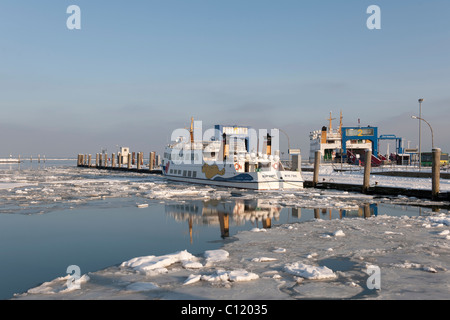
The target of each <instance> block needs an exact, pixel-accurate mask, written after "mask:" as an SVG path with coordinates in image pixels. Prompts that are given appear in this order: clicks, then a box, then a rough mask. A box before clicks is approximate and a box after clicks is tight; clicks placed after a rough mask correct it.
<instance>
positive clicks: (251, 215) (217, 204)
mask: <svg viewBox="0 0 450 320" xmlns="http://www.w3.org/2000/svg"><path fill="white" fill-rule="evenodd" d="M280 211H281V207H280V206H275V205H272V204H270V203H269V201H268V200H260V199H257V200H256V199H250V200H247V199H245V200H243V199H237V200H236V201H231V202H224V201H221V200H209V201H200V200H197V201H190V202H186V203H178V204H169V205H166V214H167V215H170V216H172V217H173V218H174V219H175V220H177V221H188V224H189V234H190V236H191V242H192V227H193V225H194V224H199V225H200V224H203V225H218V226H219V228H220V234H221V236H222V237H223V238H225V237H228V236H229V235H230V218H231V221H232V222H234V224H235V225H243V224H245V223H246V222H248V221H250V222H251V223H252V224H253V225H255V226H256V227H257V226H258V224H259V223H261V226H262V227H263V228H270V227H271V226H272V219H276V220H278V219H279V216H280Z"/></svg>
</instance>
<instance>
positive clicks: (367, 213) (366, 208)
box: [364, 203, 370, 218]
mask: <svg viewBox="0 0 450 320" xmlns="http://www.w3.org/2000/svg"><path fill="white" fill-rule="evenodd" d="M364 218H370V203H365V204H364Z"/></svg>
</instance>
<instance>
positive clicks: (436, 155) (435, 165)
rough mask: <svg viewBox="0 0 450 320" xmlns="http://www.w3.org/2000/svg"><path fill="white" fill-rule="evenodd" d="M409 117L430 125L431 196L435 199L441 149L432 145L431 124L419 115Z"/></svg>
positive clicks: (437, 196)
mask: <svg viewBox="0 0 450 320" xmlns="http://www.w3.org/2000/svg"><path fill="white" fill-rule="evenodd" d="M411 118H413V119H418V120H421V121H424V122H425V123H426V124H427V125H428V126H429V127H430V130H431V145H432V153H431V154H432V164H431V165H432V169H431V197H432V199H433V200H436V199H438V198H439V180H440V174H441V171H440V166H441V149H439V148H435V147H434V133H433V128H432V127H431V124H430V123H429V122H428V121H427V120H425V119H423V118H421V117H416V116H411Z"/></svg>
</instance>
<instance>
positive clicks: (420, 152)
mask: <svg viewBox="0 0 450 320" xmlns="http://www.w3.org/2000/svg"><path fill="white" fill-rule="evenodd" d="M423 100H424V99H419V118H422V102H423ZM421 140H422V122H420V121H419V170H420V169H421V167H422V162H421V158H422V148H421Z"/></svg>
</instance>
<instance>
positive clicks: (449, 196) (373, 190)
mask: <svg viewBox="0 0 450 320" xmlns="http://www.w3.org/2000/svg"><path fill="white" fill-rule="evenodd" d="M318 157H319V155H316V159H318ZM369 159H370V158H369ZM93 160H94V159H93V158H92V156H91V155H90V154H79V155H78V162H77V166H78V167H83V168H95V169H101V170H114V171H126V172H137V173H145V174H159V175H160V174H162V170H161V169H158V167H157V166H156V154H155V152H150V155H149V163H148V164H147V165H144V158H143V153H142V152H138V153H134V152H133V153H128V154H127V157H126V159H125V158H124V157H123V156H122V155H121V154H120V153H119V154H118V155H116V154H114V153H113V154H111V156H110V157H109V158H108V156H107V155H106V154H99V153H97V154H96V158H95V163H93ZM319 167H320V161H318V160H317V161H316V162H315V165H314V175H313V180H312V181H305V182H304V187H305V188H316V189H333V190H342V191H349V192H357V193H363V194H367V195H374V196H406V197H415V198H418V199H428V200H433V201H445V202H449V201H450V192H439V179H440V175H439V174H437V175H436V176H434V177H433V186H432V188H430V190H421V189H410V188H401V187H385V186H378V185H375V186H371V185H370V181H369V180H370V175H371V174H375V173H371V172H370V171H371V167H370V165H367V166H366V167H365V172H364V176H365V178H364V181H363V185H357V184H346V183H337V182H319ZM416 174H417V173H416ZM429 175H430V174H429V173H428V174H426V173H423V174H420V175H417V176H416V177H425V176H429ZM408 176H411V175H408ZM445 178H448V177H445ZM449 207H450V205H449Z"/></svg>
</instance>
